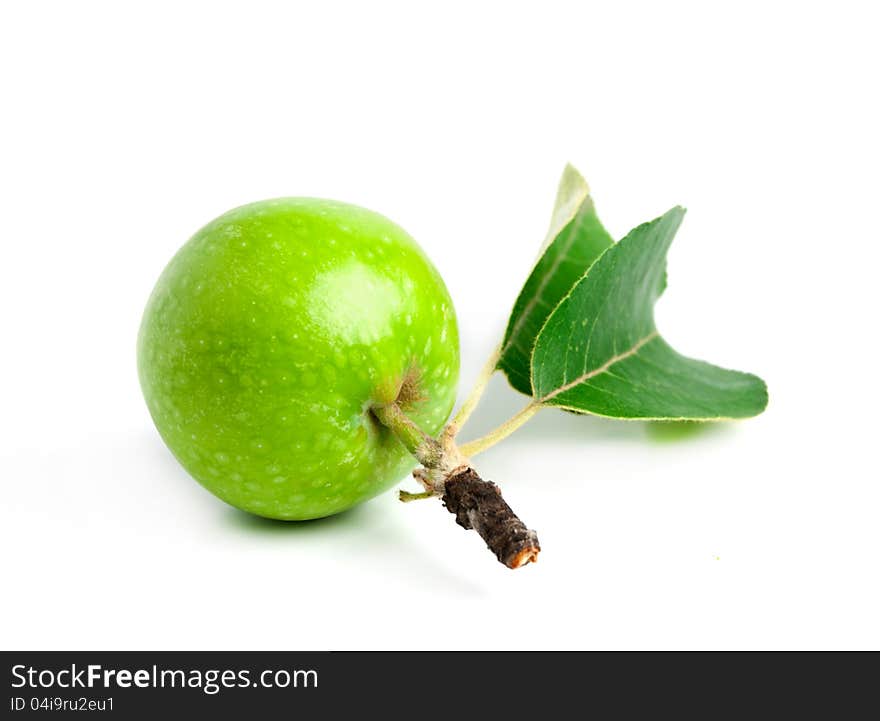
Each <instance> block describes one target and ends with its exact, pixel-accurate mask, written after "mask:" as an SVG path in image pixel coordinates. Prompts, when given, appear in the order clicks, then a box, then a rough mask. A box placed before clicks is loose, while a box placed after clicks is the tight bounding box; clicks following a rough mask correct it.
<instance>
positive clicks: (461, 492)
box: [371, 403, 541, 568]
mask: <svg viewBox="0 0 880 721" xmlns="http://www.w3.org/2000/svg"><path fill="white" fill-rule="evenodd" d="M371 412H372V413H373V415H374V416H375V417H376V419H377V420H378V421H379V422H380V423H382V424H383V425H384V426H385V427H387V428H388V429H389V430H390V431H391V432H392V433H393V434H394V435H395V436H396V437H397V438H398V439H399V440H400V442H401V443H402V444H403V445H404V446H405V447H406V449H407V450H408V451H409V452H410V453H411V454H412V455H413V456H415V457H416V458H417V459H418V461H419V462H420V463H421V464H422V466H423V467H422V468H417V469H416V470H415V471H413V476H414V477H415V479H416V480H417V481H419V483H421V484H422V486H423V487H424V488H425V490H424V492H423V493H410V492H408V491H400V500H401V501H415V500H418V499H423V498H432V497H437V496H439V497H441V498H442V500H443V505H444V506H446V509H447V510H448V511H449V512H450V513H452V514H453V515H454V516H455V520H456V521H457V523H458V525H460V526H461V527H462V528H467V529H473V530H475V531H476V532H477V533H479V534H480V536H481V537H482V538H483V540H484V541H485V542H486V545H487V546H488V547H489V550H491V551H492V553H494V554H495V557H496V558H497V559H498V560H499V561H501V563H503V564H504V565H505V566H507V567H508V568H519V567H520V566H525V565H526V564H528V563H532V562H533V561H536V560H537V559H538V553H539V552H540V550H541V546H540V544H539V543H538V536H537V534H536V533H535V532H534V531H532V530H530V529H529V528H528V527H527V526H526V525H525V524H524V523H523V522H522V521H521V520H520V519H519V517H518V516H517V515H516V514H515V513H514V512H513V510H512V509H511V508H510V506H508V505H507V503H506V502H505V501H504V499H503V498H502V497H501V491H500V490H499V488H498V486H496V485H495V484H494V483H491V482H489V481H484V480H483V479H482V478H480V476H479V474H478V473H477V472H476V471H475V470H474V469H473V468H471V467H470V465H469V463H468V461H467V459H466V458H465V456H463V455H462V452H461V451H460V450H459V448H458V446H457V445H456V444H455V439H454V437H453V436H452V435H450V434H449V433H448V432H447V431H446V430H444V432H443V433H442V434H441V436H440V440H437V439H435V438H432V437H431V436H429V435H428V434H427V433H425V432H424V431H423V430H422V429H421V428H419V426H418V425H417V424H416V423H415V422H414V421H413V420H412V419H411V418H409V416H407V415H406V413H404V412H403V410H402V409H401V407H400V406H399V405H398V404H397V403H390V404H388V405H382V406H374V407H373V408H371ZM525 420H527V419H524V420H522V421H521V422H520V424H521V423H524V422H525ZM447 428H448V426H447ZM509 432H513V431H512V430H511V431H509Z"/></svg>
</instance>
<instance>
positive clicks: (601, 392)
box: [531, 208, 767, 420]
mask: <svg viewBox="0 0 880 721" xmlns="http://www.w3.org/2000/svg"><path fill="white" fill-rule="evenodd" d="M683 217H684V209H683V208H673V209H672V210H670V211H669V212H668V213H666V214H665V215H663V216H661V217H660V218H657V219H656V220H654V221H652V222H650V223H646V224H644V225H641V226H639V227H638V228H636V229H635V230H633V231H632V232H631V233H630V234H629V235H627V236H626V237H625V238H624V239H623V240H621V241H620V242H619V243H617V244H616V245H614V246H613V247H611V248H610V249H609V250H607V251H606V252H605V253H604V254H603V255H602V256H601V257H600V258H599V259H598V260H597V261H596V262H595V263H594V264H593V265H592V267H591V268H590V270H589V271H588V272H587V273H586V275H584V277H583V278H582V279H581V280H580V281H578V283H577V284H576V285H575V286H574V287H573V288H572V290H571V292H570V293H569V294H568V295H567V296H566V297H565V298H564V299H563V300H562V301H561V302H560V303H559V305H558V306H557V307H556V308H555V310H554V311H553V312H552V313H551V314H550V316H549V318H548V319H547V322H546V323H545V324H544V327H543V328H542V329H541V332H540V333H539V335H538V338H537V341H536V342H535V347H534V352H533V353H532V362H531V369H532V383H533V385H534V396H535V399H536V401H537V402H539V403H543V404H547V405H553V406H559V407H561V408H565V409H567V410H571V411H576V412H579V413H592V414H595V415H601V416H609V417H612V418H639V419H645V420H723V419H730V418H746V417H749V416H754V415H757V414H758V413H760V412H761V411H763V410H764V408H765V407H766V405H767V387H766V386H765V385H764V382H763V381H762V380H761V379H760V378H758V377H756V376H753V375H750V374H748V373H740V372H738V371H731V370H725V369H724V368H719V367H717V366H713V365H710V364H708V363H704V362H702V361H698V360H693V359H691V358H686V357H685V356H683V355H680V354H679V353H677V352H676V351H675V350H673V349H672V348H671V347H670V346H669V345H668V344H667V343H666V341H664V340H663V338H661V337H660V335H659V333H658V332H657V328H656V326H655V325H654V302H655V301H656V299H657V298H658V297H659V295H660V293H661V292H662V288H663V285H662V278H663V275H664V272H665V262H666V252H667V250H668V249H669V245H670V244H671V242H672V238H673V237H674V236H675V232H676V231H677V230H678V227H679V225H680V224H681V221H682V218H683Z"/></svg>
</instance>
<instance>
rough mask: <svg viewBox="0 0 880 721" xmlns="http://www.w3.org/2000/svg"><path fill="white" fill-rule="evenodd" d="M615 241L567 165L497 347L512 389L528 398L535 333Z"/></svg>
mask: <svg viewBox="0 0 880 721" xmlns="http://www.w3.org/2000/svg"><path fill="white" fill-rule="evenodd" d="M613 243H614V241H613V240H612V238H611V236H610V235H608V232H607V231H606V230H605V228H603V227H602V224H601V223H600V222H599V218H598V217H597V216H596V209H595V208H594V206H593V201H592V199H591V198H590V189H589V187H588V186H587V183H586V181H585V180H584V179H583V177H581V174H580V173H578V171H577V170H575V169H574V168H573V167H572V166H571V165H568V166H566V168H565V171H564V172H563V174H562V179H561V180H560V181H559V191H558V193H557V196H556V206H555V208H554V210H553V218H552V221H551V223H550V229H549V231H548V232H547V238H546V240H545V241H544V246H543V248H542V251H541V254H540V257H539V258H538V261H537V263H536V264H535V267H534V268H533V269H532V272H531V274H530V275H529V278H528V280H527V281H526V283H525V285H524V286H523V288H522V290H521V291H520V294H519V297H518V298H517V299H516V304H515V305H514V307H513V311H512V312H511V314H510V320H508V322H507V331H506V332H505V334H504V341H503V342H502V345H501V353H500V357H499V361H498V366H497V367H498V368H499V369H500V370H502V371H504V373H505V374H506V375H507V378H508V380H509V381H510V385H512V386H513V387H514V388H515V389H516V390H518V391H520V392H521V393H525V394H526V395H531V392H532V383H531V368H530V360H531V357H532V348H533V347H534V344H535V338H537V336H538V332H539V331H540V330H541V327H542V326H543V325H544V321H546V320H547V317H548V316H549V315H550V313H551V312H552V311H553V309H554V308H555V307H556V305H557V303H559V301H560V300H562V298H563V297H565V294H566V293H568V291H569V290H571V288H572V286H573V285H574V284H575V283H576V282H577V281H578V280H579V279H580V278H581V277H582V276H583V274H584V273H585V272H586V270H587V269H588V268H589V267H590V266H591V265H592V264H593V262H594V261H595V260H596V258H598V257H599V256H600V255H601V254H602V253H603V252H604V251H605V250H606V249H607V248H608V247H609V246H611V245H612V244H613Z"/></svg>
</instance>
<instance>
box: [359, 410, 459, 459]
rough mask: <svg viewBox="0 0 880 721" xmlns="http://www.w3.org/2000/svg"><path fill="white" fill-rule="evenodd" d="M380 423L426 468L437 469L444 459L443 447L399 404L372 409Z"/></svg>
mask: <svg viewBox="0 0 880 721" xmlns="http://www.w3.org/2000/svg"><path fill="white" fill-rule="evenodd" d="M370 410H371V411H372V413H373V415H374V416H376V418H377V419H378V420H379V422H380V423H381V424H382V425H383V426H385V427H386V428H388V429H389V430H390V431H391V432H392V433H393V434H394V435H395V436H397V439H398V440H399V441H400V442H401V443H403V445H404V446H405V447H406V449H407V450H408V451H409V452H410V453H411V454H412V455H414V456H415V457H416V458H417V459H418V461H419V463H421V464H422V465H423V466H425V467H426V468H436V467H437V466H438V465H439V463H440V461H441V460H442V457H443V447H442V446H441V445H440V443H439V441H437V440H436V439H434V438H431V436H429V435H428V434H427V433H425V432H424V431H423V430H422V429H421V428H419V427H418V426H417V425H416V424H415V423H414V422H413V421H412V419H410V417H409V416H407V415H406V413H404V412H403V411H402V410H401V408H400V406H399V405H397V403H389V404H388V405H384V406H373V407H372V408H371V409H370Z"/></svg>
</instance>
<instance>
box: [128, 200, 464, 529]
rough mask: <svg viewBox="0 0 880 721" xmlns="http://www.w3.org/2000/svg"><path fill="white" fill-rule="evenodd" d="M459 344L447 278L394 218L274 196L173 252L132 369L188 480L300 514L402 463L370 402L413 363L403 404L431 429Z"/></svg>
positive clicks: (391, 392)
mask: <svg viewBox="0 0 880 721" xmlns="http://www.w3.org/2000/svg"><path fill="white" fill-rule="evenodd" d="M458 353H459V351H458V328H457V324H456V318H455V310H454V308H453V305H452V300H451V299H450V297H449V293H448V292H447V290H446V287H445V285H444V284H443V280H442V279H441V278H440V275H439V273H438V272H437V270H436V269H435V268H434V266H433V265H432V264H431V262H430V261H429V260H428V258H427V256H426V255H425V254H424V252H423V251H422V250H421V249H420V248H419V246H418V245H417V244H416V242H415V241H414V240H413V239H412V238H411V237H410V236H409V235H407V234H406V232H404V231H403V230H402V229H401V228H399V227H398V226H397V225H395V224H394V223H392V222H391V221H389V220H388V219H387V218H384V217H383V216H381V215H378V214H377V213H373V212H371V211H369V210H365V209H363V208H359V207H356V206H352V205H347V204H344V203H339V202H334V201H328V200H319V199H314V198H282V199H277V200H268V201H263V202H258V203H253V204H251V205H246V206H243V207H240V208H236V209H234V210H232V211H230V212H228V213H226V214H225V215H222V216H220V217H219V218H217V219H216V220H214V221H213V222H211V223H209V224H208V225H206V226H205V227H204V228H202V229H201V230H200V231H199V232H198V233H196V234H195V236H193V238H192V239H190V240H189V242H187V243H186V245H184V246H183V248H182V249H181V250H180V251H179V252H178V253H177V254H176V255H175V256H174V258H173V259H172V260H171V262H170V263H169V264H168V266H167V267H166V268H165V270H164V272H163V273H162V275H161V277H160V278H159V281H158V282H157V284H156V287H155V289H154V290H153V293H152V295H151V297H150V299H149V302H148V304H147V307H146V310H145V312H144V316H143V321H142V323H141V328H140V334H139V337H138V372H139V376H140V382H141V387H142V389H143V393H144V397H145V399H146V401H147V406H148V408H149V410H150V414H151V415H152V417H153V421H154V422H155V424H156V427H157V428H158V430H159V433H160V434H161V436H162V438H163V440H164V441H165V443H166V444H167V446H168V447H169V448H170V449H171V451H172V453H173V454H174V455H175V457H176V458H177V459H178V461H180V463H181V464H182V465H183V467H184V468H185V469H186V470H187V471H188V472H189V473H190V474H191V475H192V476H193V477H194V478H195V479H196V480H198V481H199V483H201V484H202V485H203V486H204V487H205V488H207V489H208V490H209V491H211V492H212V493H213V494H215V495H216V496H218V497H219V498H221V499H223V500H224V501H226V502H227V503H229V504H231V505H233V506H235V507H236V508H240V509H243V510H245V511H249V512H250V513H254V514H256V515H259V516H265V517H268V518H277V519H285V520H305V519H310V518H320V517H322V516H328V515H331V514H334V513H339V512H341V511H344V510H346V509H348V508H351V507H352V506H354V505H356V504H358V503H361V502H362V501H365V500H367V499H369V498H371V497H373V496H375V495H377V494H378V493H381V492H382V491H384V490H386V489H387V488H388V487H389V486H391V485H392V484H394V483H395V482H397V481H399V480H400V479H401V478H402V477H403V476H405V475H406V474H407V473H408V472H409V471H410V470H412V468H413V467H414V466H415V465H416V462H415V459H413V457H412V456H411V455H410V454H409V453H408V452H407V451H406V449H405V448H404V447H403V445H402V444H401V443H400V442H399V441H398V440H397V439H396V438H395V437H394V436H393V435H392V434H391V433H390V431H388V429H386V428H385V427H384V426H382V425H381V424H379V423H378V421H377V420H376V419H375V417H374V416H373V415H372V414H371V413H370V407H371V405H374V404H387V403H391V402H393V401H395V400H396V399H398V394H399V393H400V390H401V387H402V386H403V385H404V381H405V380H406V379H409V382H408V383H407V384H406V386H407V389H408V392H405V393H404V394H403V396H401V397H400V398H399V400H400V402H401V406H402V407H403V409H404V410H405V412H406V413H407V414H408V415H410V417H411V418H412V419H413V420H414V421H415V422H416V423H417V424H419V425H420V426H421V427H422V428H423V429H424V430H426V431H427V432H429V433H432V434H433V433H436V432H438V431H439V430H440V429H441V428H442V426H443V424H444V422H445V421H446V419H447V417H448V416H449V413H450V411H451V410H452V406H453V404H454V402H455V390H456V385H457V382H458V370H459V355H458ZM404 396H406V397H404Z"/></svg>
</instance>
